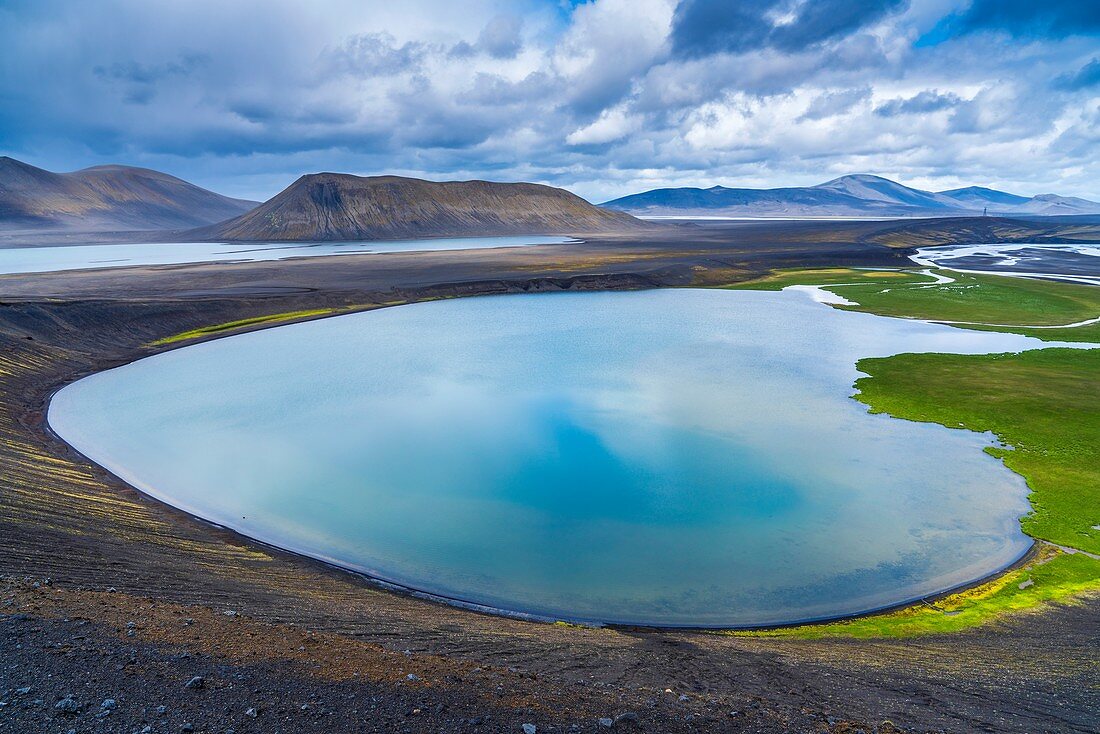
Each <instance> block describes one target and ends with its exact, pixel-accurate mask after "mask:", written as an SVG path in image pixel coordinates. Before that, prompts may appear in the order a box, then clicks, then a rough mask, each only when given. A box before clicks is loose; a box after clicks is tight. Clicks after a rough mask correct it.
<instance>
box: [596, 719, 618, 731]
mask: <svg viewBox="0 0 1100 734" xmlns="http://www.w3.org/2000/svg"><path fill="white" fill-rule="evenodd" d="M596 723H597V724H599V725H600V726H602V727H603V728H604V729H610V728H611V727H613V726H615V720H614V719H609V718H607V717H606V716H605V717H604V718H602V719H600V720H599V721H597V722H596Z"/></svg>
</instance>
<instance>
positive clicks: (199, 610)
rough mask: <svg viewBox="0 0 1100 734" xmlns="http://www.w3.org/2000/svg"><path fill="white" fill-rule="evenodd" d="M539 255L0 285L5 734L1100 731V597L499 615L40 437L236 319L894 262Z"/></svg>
mask: <svg viewBox="0 0 1100 734" xmlns="http://www.w3.org/2000/svg"><path fill="white" fill-rule="evenodd" d="M532 249H535V250H541V251H540V252H528V251H492V252H477V253H474V252H467V253H430V254H428V256H427V257H425V256H424V255H401V256H394V257H382V256H378V257H366V258H363V257H359V258H326V259H325V260H327V261H328V262H320V261H307V260H303V261H297V262H294V263H260V264H251V265H234V266H203V267H168V268H147V269H130V270H126V271H121V270H120V271H101V272H96V273H69V274H57V275H50V276H36V277H22V278H19V277H11V278H2V279H0V301H2V302H3V305H0V437H2V441H0V574H5V576H4V578H3V579H2V580H0V702H3V703H4V704H5V705H4V706H3V707H0V731H4V732H39V731H41V732H62V733H64V732H68V731H69V730H70V729H75V730H76V731H78V732H84V731H95V732H125V733H126V734H129V732H135V731H142V730H143V729H144V728H145V727H147V726H148V727H150V728H149V731H150V732H154V731H155V732H177V731H183V730H186V729H184V727H185V725H190V727H191V729H193V730H194V731H199V732H226V731H228V730H230V729H232V730H234V731H236V732H252V731H256V732H260V731H263V732H273V731H283V732H299V731H300V732H312V731H317V732H344V731H349V732H350V731H355V732H357V731H379V732H381V731H387V732H392V731H408V732H421V731H510V732H519V731H522V728H521V725H522V724H524V723H530V724H534V725H536V726H537V727H538V731H540V732H550V731H557V732H566V731H570V730H571V728H572V727H579V729H580V730H581V731H603V730H605V729H604V728H603V727H602V725H601V724H600V722H599V719H600V718H610V719H612V720H613V721H614V719H615V717H616V716H621V715H623V714H626V716H625V717H623V718H619V719H618V721H617V722H616V723H614V725H613V728H614V729H617V730H622V731H630V730H638V731H655V732H657V731H677V732H678V731H777V732H778V731H827V730H831V731H854V730H855V729H856V728H862V729H864V730H865V731H872V730H874V729H875V728H877V729H878V730H879V731H891V730H892V729H895V728H896V729H898V730H914V731H940V730H948V731H982V730H985V731H1030V732H1063V731H1090V730H1093V728H1094V727H1095V711H1096V710H1097V706H1098V704H1100V674H1098V670H1097V666H1096V662H1095V659H1094V658H1095V656H1094V651H1095V650H1096V649H1097V647H1098V646H1100V604H1098V603H1097V602H1095V601H1092V602H1088V603H1086V604H1083V605H1081V606H1077V607H1072V608H1063V609H1056V610H1051V611H1049V612H1045V613H1043V614H1035V615H1027V616H1020V617H1016V618H1011V619H1009V620H1007V621H1006V622H1004V623H1001V624H998V625H994V626H990V627H987V628H983V629H981V630H978V631H975V632H970V633H966V634H962V635H956V636H951V637H931V638H923V639H920V640H914V641H900V642H899V641H836V640H833V641H816V642H814V641H795V640H774V639H746V638H731V637H724V636H720V635H714V634H702V633H687V632H652V631H644V630H608V629H581V628H574V627H566V626H561V625H543V624H532V623H526V622H520V621H516V620H508V619H502V618H498V617H490V616H486V615H480V614H474V613H470V612H465V611H462V610H458V609H454V608H450V607H445V606H440V605H436V604H432V603H427V602H423V601H420V600H416V599H413V598H410V597H407V596H402V595H399V594H394V593H390V592H387V591H382V590H379V589H376V588H373V587H372V586H370V585H369V584H367V583H365V582H364V581H362V580H361V579H359V578H357V577H355V576H352V575H350V574H346V573H343V572H339V571H334V570H331V569H328V568H326V567H324V566H323V565H321V564H319V563H316V562H312V561H308V560H304V559H300V558H297V557H294V556H291V555H289V554H285V553H280V552H277V551H274V550H271V549H267V548H264V547H262V546H259V545H256V544H250V543H245V542H244V541H242V540H241V539H240V538H239V537H237V536H235V535H233V534H231V533H228V532H225V531H223V530H220V529H218V528H215V527H212V526H210V525H208V524H205V523H201V522H199V521H196V520H194V519H192V518H190V517H188V516H186V515H184V514H183V513H180V512H178V511H175V510H173V509H171V508H168V507H166V506H164V505H161V504H159V503H157V502H155V501H152V500H149V499H147V498H145V497H143V496H142V495H140V494H138V493H137V492H135V491H133V490H131V489H129V488H127V487H126V486H124V485H122V484H121V483H119V482H118V481H116V480H114V479H113V478H112V477H110V476H109V475H107V474H106V473H105V472H103V471H101V470H99V469H97V468H96V467H94V466H92V465H90V464H88V463H87V462H85V461H84V460H82V459H81V457H79V456H78V455H76V454H75V453H74V452H72V451H70V450H68V449H67V447H66V446H65V445H64V444H62V443H61V442H59V441H57V440H55V439H54V438H52V437H51V436H50V435H49V434H48V432H47V431H46V430H45V427H44V425H43V422H42V410H43V407H44V405H45V403H46V400H47V399H48V396H49V395H50V394H51V393H52V391H54V390H55V389H57V388H58V387H59V386H61V385H62V384H65V383H67V382H68V381H71V380H72V379H75V378H76V377H79V376H81V375H83V374H87V373H89V372H93V371H97V370H101V369H104V368H107V367H110V366H113V365H116V364H119V363H122V362H125V361H129V360H131V359H134V358H136V357H139V356H142V355H144V354H148V353H151V351H152V349H151V348H150V347H148V346H145V345H148V344H149V343H150V342H152V341H154V340H156V339H159V338H163V337H165V336H169V335H172V334H175V333H179V332H181V331H185V330H188V329H193V328H198V327H202V326H207V325H210V324H217V323H221V322H225V321H231V320H235V319H241V318H248V317H253V316H261V315H266V314H271V313H277V312H285V311H296V310H302V309H310V308H318V307H332V306H348V305H357V306H363V305H369V304H372V303H373V304H380V303H390V302H393V301H400V300H416V299H419V298H425V297H440V296H453V295H474V294H481V293H494V292H509V291H517V292H518V291H529V290H557V289H580V288H637V287H653V286H662V285H666V286H667V285H687V284H690V283H692V282H699V281H710V280H715V281H716V280H725V279H730V278H736V277H746V276H747V275H749V274H751V273H753V272H759V270H760V269H761V268H764V267H767V265H768V264H770V263H773V262H774V263H776V264H778V265H789V264H791V263H792V262H802V261H807V262H809V263H811V264H815V265H819V264H828V263H836V264H868V265H871V264H879V265H881V264H896V263H897V254H896V253H895V252H885V251H883V250H882V249H880V248H876V247H873V246H858V247H857V246H848V245H843V246H837V247H823V246H821V245H820V243H819V244H818V245H816V246H815V248H814V249H813V250H812V251H805V252H799V251H798V250H797V248H795V249H794V250H792V249H791V248H790V247H789V246H787V245H784V246H783V247H782V248H777V249H776V250H774V251H768V250H766V249H761V248H759V247H756V248H753V249H752V251H751V252H747V251H745V250H743V249H742V250H739V249H737V248H726V249H722V248H715V247H708V248H705V249H693V248H692V247H691V246H689V245H688V244H680V245H678V246H677V247H675V248H671V247H669V246H667V245H662V246H661V247H656V246H643V245H638V244H633V245H627V244H623V243H609V244H602V245H601V244H599V243H596V244H593V245H590V246H586V247H583V248H574V249H569V248H564V247H563V248H545V249H543V248H527V250H532ZM799 258H801V260H800V259H799ZM47 579H48V581H47ZM230 612H232V614H230ZM189 620H190V621H189ZM406 651H407V652H406ZM409 675H413V676H415V677H414V678H412V679H410V678H409V677H408V676H409ZM195 676H200V677H202V678H203V682H202V684H201V685H195V686H193V687H192V688H187V687H185V684H187V682H188V681H190V680H191V679H192V678H194V677H195ZM24 688H29V689H30V690H29V691H26V692H21V691H22V689H24ZM68 694H72V696H73V698H72V699H71V700H72V701H73V702H74V704H73V705H72V706H70V705H69V704H62V709H58V708H56V706H57V704H58V703H59V702H60V701H64V700H68V699H66V698H65V697H66V696H67V695H68ZM107 700H112V701H114V704H113V706H112V705H111V704H108V705H107V706H106V707H104V706H103V703H104V701H107ZM159 706H164V707H165V711H164V713H163V714H161V713H159V712H158V710H157V708H158V707H159ZM303 706H305V708H302V707H303ZM74 708H75V710H73V711H68V712H67V711H65V710H63V709H74ZM249 709H252V710H253V712H252V714H255V715H252V714H249V713H248V710H249ZM104 712H106V713H104ZM884 722H889V723H884Z"/></svg>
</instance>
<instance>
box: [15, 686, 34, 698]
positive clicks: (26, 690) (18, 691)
mask: <svg viewBox="0 0 1100 734" xmlns="http://www.w3.org/2000/svg"><path fill="white" fill-rule="evenodd" d="M30 692H31V687H30V686H24V687H23V688H16V689H15V695H17V696H25V695H27V694H28V693H30Z"/></svg>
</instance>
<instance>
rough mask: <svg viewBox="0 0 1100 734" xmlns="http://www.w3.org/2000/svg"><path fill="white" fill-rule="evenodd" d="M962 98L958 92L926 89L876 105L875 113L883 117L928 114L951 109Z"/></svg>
mask: <svg viewBox="0 0 1100 734" xmlns="http://www.w3.org/2000/svg"><path fill="white" fill-rule="evenodd" d="M961 101H962V100H961V99H959V97H958V95H956V94H951V93H947V94H942V93H940V92H938V91H936V90H934V89H926V90H924V91H923V92H920V93H919V94H915V95H913V96H912V97H899V98H897V99H891V100H887V101H886V102H883V103H882V104H880V105H879V106H878V107H875V114H876V115H881V116H882V117H895V116H897V115H927V114H929V113H931V112H939V111H940V110H946V109H951V108H952V107H955V106H956V105H957V104H959V102H961Z"/></svg>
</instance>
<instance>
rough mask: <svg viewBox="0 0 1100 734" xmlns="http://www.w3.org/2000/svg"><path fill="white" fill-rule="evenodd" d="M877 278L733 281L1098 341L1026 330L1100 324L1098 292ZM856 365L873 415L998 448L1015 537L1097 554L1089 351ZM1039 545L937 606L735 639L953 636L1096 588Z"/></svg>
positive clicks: (1096, 566)
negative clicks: (1022, 509)
mask: <svg viewBox="0 0 1100 734" xmlns="http://www.w3.org/2000/svg"><path fill="white" fill-rule="evenodd" d="M874 272H877V271H859V270H851V269H845V268H836V269H819V270H786V271H779V272H776V273H773V274H771V275H769V276H766V277H765V278H762V279H759V280H756V281H752V282H749V283H741V284H737V285H736V286H733V287H736V288H753V289H761V290H779V289H781V288H784V287H786V286H788V285H796V284H798V285H819V286H823V287H825V288H826V289H827V290H829V291H831V292H833V293H836V294H837V295H840V296H842V297H844V298H845V299H848V300H850V301H855V302H857V303H858V304H859V305H858V306H837V308H842V309H845V310H853V311H862V312H867V313H874V314H879V315H883V316H896V317H906V318H920V319H926V320H929V321H963V322H980V323H971V324H966V325H961V326H963V327H964V328H971V329H979V330H987V331H1002V332H1011V333H1018V334H1024V335H1027V336H1034V337H1037V338H1040V339H1045V340H1048V341H1049V340H1063V341H1079V342H1100V324H1090V325H1086V326H1079V327H1072V328H1061V329H1058V328H1055V329H1041V328H1039V329H1037V328H1029V327H1035V326H1047V325H1058V324H1065V323H1073V322H1076V321H1084V320H1087V319H1091V318H1095V317H1097V316H1100V288H1096V287H1094V286H1088V285H1079V284H1072V283H1061V282H1054V281H1041V280H1029V279H1025V278H1014V277H1006V276H997V275H969V274H963V273H955V272H952V271H935V272H940V273H942V274H944V275H947V276H949V277H951V278H954V279H955V282H953V283H941V284H930V281H929V279H928V278H927V277H926V276H922V275H921V274H919V273H917V272H915V271H913V270H898V271H894V272H897V273H898V274H899V276H898V278H897V279H895V280H892V281H885V280H883V281H876V280H874V278H875V277H876V276H873V275H871V273H874ZM981 323H984V324H1004V325H1007V326H990V325H984V326H983V325H980V324H981ZM859 369H860V370H861V371H862V372H865V373H866V374H867V375H868V377H864V378H861V379H860V380H858V381H857V382H856V387H857V388H858V389H859V391H860V392H859V394H858V395H857V396H856V399H857V400H860V401H861V402H863V403H865V404H867V405H868V406H869V407H870V409H871V412H873V413H887V414H889V415H891V416H894V417H896V418H902V419H906V420H913V421H921V422H930V423H939V424H941V425H944V426H948V427H950V428H959V429H967V430H972V431H980V432H985V431H989V432H991V433H993V434H994V435H996V436H997V437H998V439H999V440H1000V441H1001V442H1002V443H1003V444H1005V445H1006V446H1008V448H990V449H988V451H989V453H991V454H992V455H994V456H996V457H998V458H999V459H1001V460H1002V461H1003V462H1004V463H1005V465H1006V466H1007V467H1008V468H1009V469H1011V470H1013V471H1015V472H1016V473H1018V474H1020V475H1021V476H1023V477H1024V478H1025V479H1026V480H1027V483H1028V487H1029V489H1030V495H1029V499H1030V501H1031V506H1032V510H1031V512H1030V513H1029V514H1028V515H1026V516H1025V517H1024V518H1022V519H1021V525H1022V527H1023V530H1024V532H1026V533H1027V534H1029V535H1031V536H1032V537H1034V538H1037V539H1039V540H1044V541H1048V542H1050V543H1054V544H1057V545H1060V546H1065V547H1069V548H1076V549H1079V550H1082V551H1085V552H1086V553H1089V554H1093V555H1096V554H1100V529H1097V526H1100V452H1098V451H1097V449H1096V447H1097V445H1100V389H1098V386H1100V350H1077V349H1055V348H1048V349H1039V350H1034V351H1029V352H1024V353H1021V354H986V355H957V354H899V355H895V356H892V357H885V358H875V359H864V360H861V361H860V362H859ZM1043 548H1044V549H1045V550H1044V552H1043V557H1042V558H1041V559H1039V560H1038V561H1034V562H1032V563H1031V564H1029V565H1028V566H1027V567H1025V568H1023V569H1018V570H1015V571H1012V572H1009V573H1007V574H1004V575H1002V576H1000V577H998V578H997V579H995V580H993V581H991V582H989V583H986V584H982V585H980V586H978V587H976V588H974V589H970V590H968V591H965V592H962V593H959V594H954V595H951V596H949V597H947V598H945V599H943V600H941V601H939V602H937V603H936V605H934V606H930V605H916V606H912V607H908V608H905V609H902V610H898V611H895V612H890V613H885V614H880V615H872V616H867V617H862V618H858V619H853V620H849V621H843V622H835V623H829V624H822V625H806V626H801V627H792V628H788V629H781V630H773V631H764V632H752V633H737V634H754V635H767V636H780V637H799V638H818V637H905V636H912V635H920V634H931V633H940V632H951V631H957V630H961V629H966V628H968V627H974V626H977V625H980V624H985V623H987V622H989V621H992V620H994V619H997V618H999V617H1001V616H1002V615H1004V614H1007V613H1010V612H1015V611H1021V610H1026V609H1032V608H1036V607H1038V606H1041V605H1043V604H1048V603H1052V602H1065V603H1070V602H1072V600H1073V599H1074V597H1076V596H1079V595H1081V594H1083V593H1088V592H1097V591H1100V559H1097V558H1094V557H1090V556H1089V555H1085V554H1072V555H1071V554H1064V553H1061V552H1058V551H1056V550H1055V549H1054V548H1053V547H1051V546H1048V545H1047V546H1043ZM1021 585H1022V586H1023V588H1020V587H1021Z"/></svg>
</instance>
